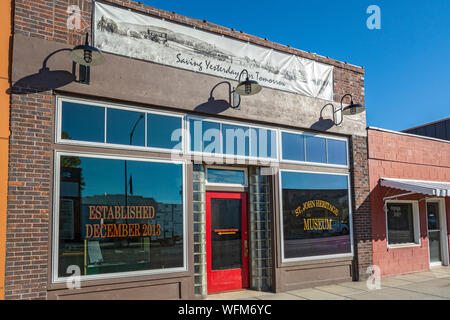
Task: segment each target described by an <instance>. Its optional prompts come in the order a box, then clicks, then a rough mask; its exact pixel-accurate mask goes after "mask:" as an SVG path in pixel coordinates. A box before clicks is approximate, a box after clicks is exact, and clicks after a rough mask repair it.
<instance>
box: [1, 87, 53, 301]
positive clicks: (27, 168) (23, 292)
mask: <svg viewBox="0 0 450 320" xmlns="http://www.w3.org/2000/svg"><path fill="white" fill-rule="evenodd" d="M51 101H52V96H51V95H50V93H27V91H26V90H24V94H14V95H12V104H11V136H10V147H9V182H8V215H7V234H6V241H7V242H6V274H5V298H6V299H29V298H45V297H46V291H45V290H46V287H47V271H48V270H47V269H48V268H47V263H48V261H49V256H48V244H49V243H48V235H49V228H50V224H49V221H50V220H49V207H50V202H51V196H50V191H51V170H52V165H51V143H52V132H53V125H52V104H51Z"/></svg>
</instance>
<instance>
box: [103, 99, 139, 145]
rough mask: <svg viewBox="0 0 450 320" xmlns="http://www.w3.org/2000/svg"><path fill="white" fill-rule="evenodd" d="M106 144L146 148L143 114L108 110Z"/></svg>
mask: <svg viewBox="0 0 450 320" xmlns="http://www.w3.org/2000/svg"><path fill="white" fill-rule="evenodd" d="M106 119H107V133H106V142H107V143H114V144H123V145H129V146H141V147H144V146H145V119H144V113H143V112H134V111H128V110H121V109H111V108H108V111H107V116H106Z"/></svg>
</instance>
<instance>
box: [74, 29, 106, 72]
mask: <svg viewBox="0 0 450 320" xmlns="http://www.w3.org/2000/svg"><path fill="white" fill-rule="evenodd" d="M70 58H71V59H72V60H73V61H74V62H76V63H78V64H80V65H83V66H86V67H92V66H98V65H101V64H103V63H104V62H105V57H104V56H103V54H102V52H101V51H100V50H99V49H97V48H96V47H93V46H91V45H89V33H86V42H85V44H83V45H79V46H76V47H75V48H73V49H72V52H71V53H70Z"/></svg>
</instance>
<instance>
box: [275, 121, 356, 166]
mask: <svg viewBox="0 0 450 320" xmlns="http://www.w3.org/2000/svg"><path fill="white" fill-rule="evenodd" d="M283 132H285V133H292V134H298V135H304V136H310V137H317V138H324V139H326V140H325V153H326V159H327V162H328V140H327V139H330V140H337V141H345V148H346V155H347V164H346V165H342V164H332V163H322V162H311V161H300V160H288V159H283V143H282V142H283V141H282V139H283V137H282V136H283ZM278 139H279V140H278V145H279V146H280V147H279V148H280V152H279V158H280V163H292V164H303V165H313V166H319V167H329V168H345V169H349V168H350V150H349V139H348V138H346V137H339V136H334V135H329V134H322V133H317V134H315V133H312V132H308V131H304V130H288V129H281V128H280V129H279V134H278ZM303 148H304V154H305V157H306V144H305V143H304V145H303Z"/></svg>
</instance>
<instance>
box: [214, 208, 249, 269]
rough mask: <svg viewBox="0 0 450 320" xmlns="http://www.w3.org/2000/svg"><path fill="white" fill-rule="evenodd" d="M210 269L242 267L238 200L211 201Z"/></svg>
mask: <svg viewBox="0 0 450 320" xmlns="http://www.w3.org/2000/svg"><path fill="white" fill-rule="evenodd" d="M211 267H212V270H225V269H239V268H241V267H242V235H241V200H240V199H211Z"/></svg>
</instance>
